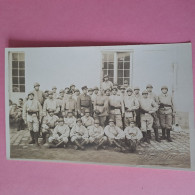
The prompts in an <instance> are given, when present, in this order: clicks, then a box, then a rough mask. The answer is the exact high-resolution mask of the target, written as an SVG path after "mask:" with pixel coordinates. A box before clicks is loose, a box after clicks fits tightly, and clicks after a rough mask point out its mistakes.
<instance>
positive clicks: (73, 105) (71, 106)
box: [62, 98, 77, 116]
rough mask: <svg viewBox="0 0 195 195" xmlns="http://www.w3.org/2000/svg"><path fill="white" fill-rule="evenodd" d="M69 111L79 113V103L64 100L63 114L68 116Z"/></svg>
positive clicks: (72, 100)
mask: <svg viewBox="0 0 195 195" xmlns="http://www.w3.org/2000/svg"><path fill="white" fill-rule="evenodd" d="M68 110H72V111H73V112H77V103H76V101H75V100H74V99H72V98H71V99H70V98H69V99H67V100H66V99H64V100H63V103H62V112H65V116H67V114H68Z"/></svg>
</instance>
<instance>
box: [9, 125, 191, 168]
mask: <svg viewBox="0 0 195 195" xmlns="http://www.w3.org/2000/svg"><path fill="white" fill-rule="evenodd" d="M171 135H172V139H173V142H167V141H166V140H163V141H162V142H161V143H158V142H156V141H154V134H152V137H153V139H152V141H151V144H147V143H142V145H141V146H140V145H139V146H138V147H137V151H136V152H135V153H121V152H116V151H114V150H113V149H112V148H110V149H107V150H98V151H96V150H95V149H94V148H93V147H88V148H87V149H86V150H84V151H80V150H74V149H73V147H71V146H69V147H68V148H51V149H49V148H47V147H44V146H41V147H36V146H34V145H29V144H28V142H29V140H30V135H29V131H28V130H21V131H16V130H15V129H11V130H10V157H11V158H14V159H43V160H60V161H80V162H90V163H91V162H97V163H113V164H123V165H130V166H133V165H150V166H151V165H155V166H163V167H175V168H190V143H189V130H183V131H182V132H179V133H178V132H171ZM39 141H40V142H41V138H39Z"/></svg>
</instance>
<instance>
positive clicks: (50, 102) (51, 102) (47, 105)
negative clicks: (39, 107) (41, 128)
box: [43, 91, 60, 116]
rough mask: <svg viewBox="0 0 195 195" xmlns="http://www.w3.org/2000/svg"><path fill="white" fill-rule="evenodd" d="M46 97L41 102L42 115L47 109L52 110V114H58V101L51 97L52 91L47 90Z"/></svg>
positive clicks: (45, 113)
mask: <svg viewBox="0 0 195 195" xmlns="http://www.w3.org/2000/svg"><path fill="white" fill-rule="evenodd" d="M48 95H49V96H48V99H46V100H45V102H44V104H43V116H46V115H47V113H48V110H50V109H51V110H54V114H55V115H58V114H59V111H60V107H59V105H58V102H57V100H56V99H54V98H53V92H52V91H49V93H48Z"/></svg>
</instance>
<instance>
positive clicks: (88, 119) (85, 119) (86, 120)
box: [81, 116, 94, 128]
mask: <svg viewBox="0 0 195 195" xmlns="http://www.w3.org/2000/svg"><path fill="white" fill-rule="evenodd" d="M81 120H82V123H83V125H84V126H85V127H86V128H87V127H90V126H91V125H93V124H94V119H93V118H92V117H91V116H88V117H87V116H83V117H81Z"/></svg>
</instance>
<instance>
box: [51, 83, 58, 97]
mask: <svg viewBox="0 0 195 195" xmlns="http://www.w3.org/2000/svg"><path fill="white" fill-rule="evenodd" d="M56 91H57V87H56V86H54V87H52V92H53V99H57V97H58V94H57V92H56Z"/></svg>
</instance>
